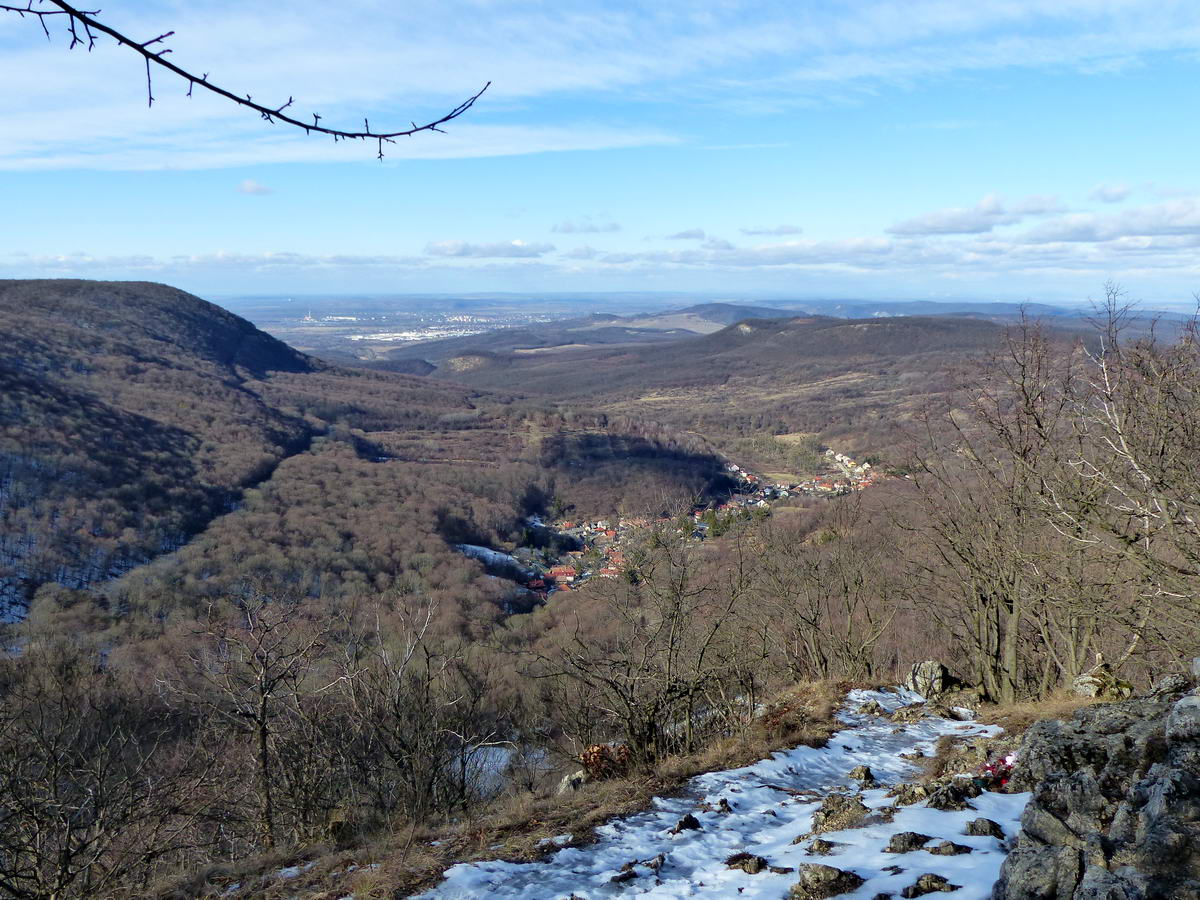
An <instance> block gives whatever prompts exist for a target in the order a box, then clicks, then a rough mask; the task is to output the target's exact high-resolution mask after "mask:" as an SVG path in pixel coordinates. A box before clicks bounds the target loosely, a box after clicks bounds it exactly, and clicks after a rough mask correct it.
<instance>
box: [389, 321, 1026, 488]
mask: <svg viewBox="0 0 1200 900" xmlns="http://www.w3.org/2000/svg"><path fill="white" fill-rule="evenodd" d="M1003 333H1004V327H1003V326H1002V325H1000V324H997V323H994V322H986V321H981V320H978V319H974V318H968V317H965V316H939V317H927V316H895V317H881V318H874V319H834V318H828V317H824V316H797V317H788V318H770V319H746V320H743V321H740V322H737V323H735V324H732V325H728V326H726V327H724V328H721V329H720V330H718V331H715V332H713V333H711V334H705V335H689V336H687V337H683V338H680V339H677V340H673V341H669V342H660V343H657V344H654V345H644V346H634V345H626V346H622V347H578V348H574V349H563V350H561V351H559V352H554V353H520V352H503V350H500V349H498V348H495V347H493V346H491V344H490V342H489V336H488V335H479V336H478V337H477V338H476V341H477V347H478V348H479V349H477V350H468V349H457V350H456V351H455V352H457V353H458V355H457V356H453V357H451V358H444V357H443V355H441V351H440V349H439V344H438V342H430V343H429V344H424V345H415V346H413V347H411V348H409V349H408V350H407V351H406V352H408V353H414V354H415V353H418V352H424V353H426V354H427V355H428V358H429V359H430V360H431V361H433V362H435V363H439V368H438V370H437V371H435V372H434V373H433V377H440V378H447V379H453V380H455V381H458V382H460V383H463V384H467V385H475V386H483V385H487V386H489V387H490V388H491V389H500V390H509V391H513V392H520V393H523V394H525V395H527V396H531V397H542V398H546V399H548V400H549V399H553V400H557V401H559V402H569V403H586V404H588V405H590V406H594V407H596V408H599V409H603V410H605V411H606V412H608V413H610V414H620V415H636V416H639V417H644V418H648V419H653V420H655V421H657V422H660V423H662V424H663V425H665V426H668V427H670V428H672V429H674V430H676V431H691V432H696V433H699V434H703V435H704V436H705V438H706V439H708V440H710V441H712V442H713V443H714V444H715V445H716V446H718V447H720V448H721V450H723V451H724V452H726V453H727V454H729V455H731V456H734V457H736V458H737V459H738V460H739V461H741V462H743V463H747V464H750V465H755V466H759V467H763V468H764V469H765V470H766V471H775V472H783V473H787V472H798V471H800V468H798V467H801V468H802V467H803V465H804V463H803V460H798V459H797V458H796V453H795V452H794V451H795V449H796V448H797V447H798V446H799V444H797V443H796V442H797V441H800V442H804V443H805V444H806V445H808V446H816V445H818V444H825V445H829V446H833V445H836V446H838V447H840V448H843V449H845V450H849V451H853V452H858V453H863V454H874V453H877V452H878V451H879V450H880V449H881V448H886V447H894V446H896V445H897V442H898V441H899V440H900V439H901V435H900V432H901V431H903V429H904V428H905V427H906V424H905V423H906V422H907V421H909V418H910V416H911V414H912V413H913V411H914V410H916V409H918V408H919V407H920V406H921V405H922V404H923V403H925V402H926V401H927V400H928V399H929V398H930V397H931V396H934V395H937V394H940V393H942V392H943V391H945V390H946V388H947V386H948V381H947V372H949V371H952V370H954V369H956V368H961V367H962V366H963V364H964V363H966V362H967V361H969V360H971V359H973V358H979V357H981V356H984V355H986V354H988V353H989V352H991V351H992V350H993V349H994V348H995V347H996V346H997V345H998V343H999V341H1000V338H1001V336H1002V334H1003ZM777 438H778V439H777Z"/></svg>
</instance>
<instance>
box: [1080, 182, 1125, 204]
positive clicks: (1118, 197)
mask: <svg viewBox="0 0 1200 900" xmlns="http://www.w3.org/2000/svg"><path fill="white" fill-rule="evenodd" d="M1129 194H1130V187H1129V185H1127V184H1098V185H1096V186H1095V187H1094V188H1092V190H1091V193H1089V194H1088V197H1089V198H1090V199H1092V200H1098V201H1100V202H1101V203H1120V202H1121V201H1122V200H1124V199H1125V198H1126V197H1128V196H1129Z"/></svg>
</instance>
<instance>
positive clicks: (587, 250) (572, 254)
mask: <svg viewBox="0 0 1200 900" xmlns="http://www.w3.org/2000/svg"><path fill="white" fill-rule="evenodd" d="M599 255H600V251H599V250H597V249H596V248H595V247H589V246H587V245H586V244H585V245H584V246H582V247H576V248H575V249H574V250H568V251H566V252H565V253H563V254H562V256H563V259H595V258H596V257H597V256H599Z"/></svg>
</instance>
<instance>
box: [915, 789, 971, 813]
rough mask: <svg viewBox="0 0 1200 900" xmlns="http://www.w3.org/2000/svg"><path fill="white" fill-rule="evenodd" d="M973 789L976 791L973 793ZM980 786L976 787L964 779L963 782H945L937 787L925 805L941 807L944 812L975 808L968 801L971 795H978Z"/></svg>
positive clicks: (934, 807) (931, 807)
mask: <svg viewBox="0 0 1200 900" xmlns="http://www.w3.org/2000/svg"><path fill="white" fill-rule="evenodd" d="M972 790H973V791H974V793H972ZM978 796H979V788H977V787H975V786H974V785H973V784H972V783H971V782H969V781H963V782H962V783H961V784H960V783H958V782H957V781H952V782H949V783H948V784H943V785H941V786H940V787H938V788H937V789H935V790H934V791H933V792H932V793H931V794H930V795H929V799H928V800H926V801H925V805H926V806H928V807H929V808H930V809H940V810H942V811H943V812H951V811H956V810H961V809H974V808H975V807H973V806H972V805H971V804H970V803H968V802H967V800H968V798H970V797H978Z"/></svg>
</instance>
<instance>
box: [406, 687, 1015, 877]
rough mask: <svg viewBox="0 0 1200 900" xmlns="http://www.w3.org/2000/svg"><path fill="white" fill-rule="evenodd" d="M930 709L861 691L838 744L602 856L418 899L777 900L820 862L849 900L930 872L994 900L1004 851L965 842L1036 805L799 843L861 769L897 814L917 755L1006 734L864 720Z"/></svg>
mask: <svg viewBox="0 0 1200 900" xmlns="http://www.w3.org/2000/svg"><path fill="white" fill-rule="evenodd" d="M920 699H921V698H920V697H919V696H917V695H915V694H912V693H909V692H904V691H892V692H887V691H862V690H860V691H854V692H852V693H851V694H850V695H849V698H848V703H847V707H846V709H845V710H844V711H843V712H842V713H841V714H840V717H841V719H842V721H843V722H845V724H846V726H847V727H846V728H845V729H844V730H842V731H840V732H838V733H836V734H835V735H834V736H833V738H832V739H831V740H830V742H829V744H828V745H827V746H826V747H823V748H820V749H816V748H811V747H798V748H796V749H793V750H787V751H783V752H779V753H775V754H774V755H773V756H772V758H770V759H767V760H763V761H761V762H758V763H755V764H753V765H750V766H746V767H743V768H740V769H731V770H727V771H722V772H711V773H708V774H705V775H701V776H698V777H696V778H694V779H692V781H691V782H690V783H689V785H688V789H687V790H686V791H685V793H684V794H683V795H681V796H679V797H672V798H669V799H662V798H659V799H656V801H655V807H654V809H652V810H650V811H647V812H644V813H640V814H637V815H633V816H629V817H626V818H621V819H617V820H614V821H612V822H610V823H608V824H607V825H604V826H602V827H601V828H599V829H597V836H598V840H597V841H596V842H595V843H593V844H591V845H588V846H582V847H571V846H564V849H561V850H558V851H557V852H555V853H554V854H553V855H551V856H549V857H548V858H547V859H545V860H543V861H541V862H537V863H508V862H503V861H493V862H480V863H469V864H461V865H457V866H454V867H453V868H451V869H450V870H449V871H447V873H446V879H445V881H444V882H443V883H442V884H440V885H439V886H438V887H436V888H434V889H433V890H431V891H429V892H428V893H426V894H423V895H422V897H423V898H425V900H467V898H476V897H495V898H513V900H516V898H520V900H567V898H575V900H599V898H610V897H625V896H638V897H648V898H663V900H665V898H685V897H688V898H690V897H712V898H718V897H741V898H760V900H781V898H784V897H786V896H787V895H788V891H789V889H790V888H791V886H792V885H794V884H795V883H796V882H797V879H798V875H797V872H796V871H792V870H795V869H798V867H799V866H801V865H803V864H805V863H819V864H824V865H829V866H835V867H837V868H840V869H844V870H848V871H852V872H855V873H856V874H857V875H859V876H861V877H862V878H863V879H864V882H863V884H862V885H861V886H860V887H858V888H857V889H855V890H854V891H852V892H850V893H846V894H843V895H840V896H842V897H845V898H846V900H870V898H874V897H876V896H878V895H880V894H883V895H891V896H896V897H898V896H900V895H901V892H902V891H903V890H904V889H905V888H907V887H909V886H910V885H913V884H914V882H916V880H917V878H918V877H919V876H921V875H923V874H925V873H936V874H938V875H941V876H944V877H945V878H946V879H948V881H949V882H950V883H951V884H953V885H958V886H960V887H959V889H958V890H955V891H953V892H952V894H951V896H952V897H953V898H955V900H984V898H987V897H988V896H989V895H990V892H991V887H992V884H993V883H994V882H995V880H996V878H997V876H998V874H999V871H1000V865H1001V863H1002V862H1003V860H1004V856H1005V851H1004V849H1003V848H1002V846H1001V842H1000V841H999V840H998V839H997V838H994V837H968V836H967V835H966V834H965V831H966V825H967V823H968V822H969V821H971V820H973V819H976V818H979V817H986V818H988V819H992V820H993V821H995V822H997V823H999V824H1000V825H1001V827H1002V828H1003V829H1004V832H1005V834H1012V833H1014V832H1015V831H1016V829H1017V827H1018V824H1017V823H1018V820H1019V818H1020V815H1021V811H1022V809H1023V808H1024V806H1025V804H1026V802H1027V800H1028V797H1029V795H1028V794H1003V793H992V792H987V791H985V792H984V793H983V794H981V795H980V796H978V797H976V798H975V799H973V800H972V801H971V804H972V806H974V807H975V809H966V810H963V811H957V812H942V811H939V810H935V809H930V808H927V807H925V806H922V805H917V806H901V807H898V808H897V810H896V813H895V817H894V819H893V820H892V821H890V822H883V821H879V822H877V823H875V824H868V825H866V827H860V828H854V829H849V830H845V831H830V832H825V833H823V834H821V837H822V838H824V839H825V840H828V841H830V842H832V843H833V844H834V845H835V846H834V847H833V850H832V852H831V853H830V854H828V855H815V854H813V853H811V852H809V850H808V847H809V845H810V844H811V841H809V840H803V841H800V842H799V843H793V842H794V840H795V839H796V838H797V837H799V836H801V835H806V834H808V833H809V832H810V831H812V826H813V813H814V812H815V811H816V810H817V808H818V807H819V805H820V802H821V801H822V800H823V799H824V797H825V796H826V795H827V794H829V793H831V792H835V791H845V790H847V789H851V790H853V789H854V788H855V782H854V781H853V780H852V779H850V778H849V777H848V774H847V773H848V772H849V771H850V770H851V769H853V768H854V767H856V766H860V765H867V766H870V768H871V770H872V772H873V773H874V775H875V777H876V778H877V779H878V781H879V782H880V783H881V785H882V786H881V787H879V788H876V789H872V790H866V791H864V792H863V801H864V802H865V804H866V805H867V806H868V807H870V808H872V809H880V808H882V807H888V806H891V805H892V804H893V803H894V802H895V801H894V800H892V799H889V798H888V797H887V796H886V793H887V789H888V785H891V784H894V783H896V782H899V781H904V780H906V779H911V778H912V777H913V776H914V775H915V774H916V770H915V767H914V765H913V764H912V763H911V762H909V761H908V760H906V759H903V758H902V756H901V754H911V753H912V752H913V751H915V750H920V751H923V752H924V753H925V754H932V753H933V750H934V744H935V743H936V742H937V740H938V738H940V737H942V736H944V735H954V736H957V737H965V738H970V737H976V736H977V737H985V736H991V735H994V734H997V733H999V731H1000V729H998V728H996V727H994V726H985V725H979V724H976V723H973V722H965V723H964V722H959V721H954V720H949V719H941V718H932V717H931V718H925V719H922V720H920V721H918V722H915V723H912V724H906V725H897V724H896V723H893V722H891V721H889V720H888V719H885V718H882V717H879V716H874V715H866V714H863V713H861V712H859V708H860V707H862V706H863V704H865V703H867V702H868V701H870V700H875V701H876V702H878V703H879V705H880V706H881V707H883V709H884V710H885V711H888V712H891V711H893V710H895V709H897V708H899V707H901V706H904V705H907V704H910V703H913V702H917V701H919V700H920ZM722 801H727V802H728V805H729V807H730V810H731V811H729V812H722V811H721V808H722V807H721V804H722ZM689 814H691V815H694V816H695V817H696V820H697V822H698V824H699V825H700V828H699V829H695V830H682V831H679V832H678V833H672V832H673V830H674V828H675V826H676V825H677V823H679V821H680V819H681V818H682V817H684V816H686V815H689ZM872 818H874V817H872ZM879 818H880V819H883V818H886V816H881V817H879ZM868 821H870V819H868ZM906 831H913V832H920V833H922V834H926V835H930V836H932V838H933V839H932V840H931V841H929V842H928V844H927V846H928V847H930V848H932V847H934V846H935V845H936V844H938V843H939V842H940V841H943V840H949V841H953V842H955V843H958V844H962V845H964V846H967V847H970V848H971V851H972V852H970V853H964V854H962V855H957V856H935V855H932V854H931V853H929V852H928V851H927V850H914V851H912V852H909V853H905V854H896V853H888V852H886V851H885V848H886V847H887V845H888V841H889V839H890V838H891V836H892V835H894V834H897V833H900V832H906ZM554 840H555V841H556V842H558V843H560V844H562V845H567V844H569V843H570V842H571V840H572V838H571V836H570V835H562V836H560V837H559V838H556V839H554ZM735 853H749V854H753V855H755V856H760V857H763V858H764V859H765V860H766V862H767V863H768V864H769V865H770V866H772V867H775V868H777V869H787V870H788V871H779V872H772V871H770V870H769V869H763V870H762V871H761V872H759V873H758V874H748V873H747V872H745V871H742V870H740V869H736V868H730V867H729V866H727V865H726V859H727V858H728V857H730V856H731V855H733V854H735ZM630 863H632V864H633V865H632V867H630V866H629V865H628V864H630ZM631 868H632V871H634V872H635V873H636V874H635V875H633V876H629V875H625V876H624V878H625V879H627V880H623V881H617V882H614V881H613V877H614V876H618V875H621V873H622V872H623V871H624V872H628V871H630V869H631Z"/></svg>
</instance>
